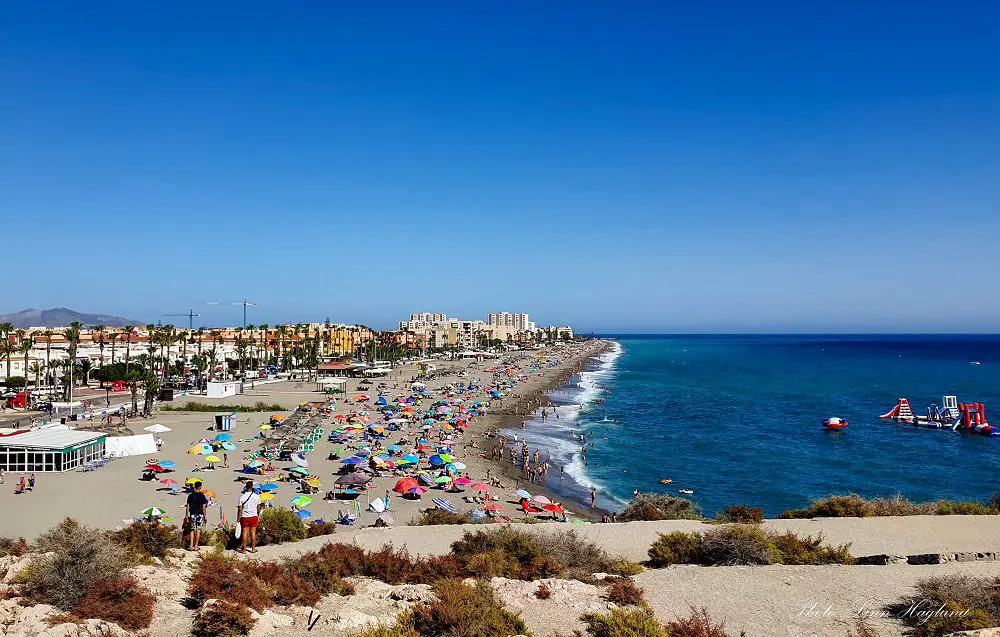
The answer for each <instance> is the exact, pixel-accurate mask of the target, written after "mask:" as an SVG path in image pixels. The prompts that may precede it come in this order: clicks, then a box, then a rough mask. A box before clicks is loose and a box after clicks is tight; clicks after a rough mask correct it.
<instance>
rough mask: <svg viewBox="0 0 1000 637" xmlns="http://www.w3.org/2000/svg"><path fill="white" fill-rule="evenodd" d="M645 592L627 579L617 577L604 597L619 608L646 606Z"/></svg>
mask: <svg viewBox="0 0 1000 637" xmlns="http://www.w3.org/2000/svg"><path fill="white" fill-rule="evenodd" d="M643 593H644V591H643V590H642V589H641V588H639V587H638V586H636V585H635V582H633V581H632V580H631V579H629V578H627V577H616V578H615V579H614V580H612V581H611V585H610V586H608V588H607V590H606V591H604V597H605V598H606V599H607V600H608V601H609V602H611V603H613V604H618V605H619V606H646V599H645V598H644V597H643Z"/></svg>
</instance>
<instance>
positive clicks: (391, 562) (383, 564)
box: [361, 544, 426, 584]
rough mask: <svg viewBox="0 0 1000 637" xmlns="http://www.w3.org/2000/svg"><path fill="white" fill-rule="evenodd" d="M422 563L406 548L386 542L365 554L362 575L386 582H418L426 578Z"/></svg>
mask: <svg viewBox="0 0 1000 637" xmlns="http://www.w3.org/2000/svg"><path fill="white" fill-rule="evenodd" d="M422 571H423V569H422V568H421V564H419V563H418V561H417V560H415V559H414V558H412V557H411V556H410V553H409V551H407V550H406V549H405V548H399V549H396V548H393V547H392V546H391V545H389V544H386V545H385V546H383V547H382V548H380V549H379V550H377V551H372V552H370V553H368V554H367V555H365V559H364V570H363V571H362V573H361V574H362V575H366V576H368V577H374V578H375V579H377V580H381V581H383V582H385V583H386V584H417V583H422V582H424V581H425V579H426V575H425V573H423V572H422Z"/></svg>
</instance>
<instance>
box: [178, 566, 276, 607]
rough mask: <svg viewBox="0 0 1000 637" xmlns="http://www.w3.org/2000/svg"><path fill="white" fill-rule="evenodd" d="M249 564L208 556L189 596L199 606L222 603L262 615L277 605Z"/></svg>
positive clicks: (191, 586)
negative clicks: (222, 601) (205, 603)
mask: <svg viewBox="0 0 1000 637" xmlns="http://www.w3.org/2000/svg"><path fill="white" fill-rule="evenodd" d="M250 564H251V563H250V562H241V561H239V560H237V559H234V558H232V557H229V556H226V555H223V554H221V553H206V554H204V555H202V557H201V559H200V561H199V563H198V568H197V570H196V571H195V573H194V575H193V576H192V577H191V582H190V584H189V585H188V595H190V596H191V597H192V598H193V599H194V600H196V601H198V602H200V603H204V602H205V600H209V599H221V600H224V601H227V602H231V603H233V604H238V605H240V606H249V607H250V608H252V609H254V610H256V611H257V612H260V611H263V610H264V609H265V608H267V607H268V606H271V605H272V604H273V603H274V602H273V599H272V597H271V594H270V592H269V590H268V587H267V585H266V584H265V583H264V582H262V581H260V580H259V579H258V578H257V576H256V575H255V573H254V568H253V566H249V565H250Z"/></svg>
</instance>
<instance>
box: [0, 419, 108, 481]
mask: <svg viewBox="0 0 1000 637" xmlns="http://www.w3.org/2000/svg"><path fill="white" fill-rule="evenodd" d="M106 439H107V435H106V434H103V433H97V432H92V431H77V430H74V429H54V428H53V429H35V430H25V429H0V468H3V470H4V471H6V472H8V473H14V472H16V473H22V472H23V473H51V472H61V471H72V470H74V469H76V468H78V467H81V466H83V465H85V464H86V463H88V462H93V461H95V460H98V459H100V458H103V457H104V453H105V451H104V446H105V440H106Z"/></svg>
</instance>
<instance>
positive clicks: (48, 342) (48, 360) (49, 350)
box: [42, 329, 55, 385]
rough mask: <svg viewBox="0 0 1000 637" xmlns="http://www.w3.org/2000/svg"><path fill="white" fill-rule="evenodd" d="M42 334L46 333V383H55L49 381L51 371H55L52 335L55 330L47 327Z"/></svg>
mask: <svg viewBox="0 0 1000 637" xmlns="http://www.w3.org/2000/svg"><path fill="white" fill-rule="evenodd" d="M42 334H44V335H45V367H46V371H45V378H46V381H45V384H46V385H54V384H55V383H50V382H48V375H49V373H51V372H52V371H53V370H52V335H53V334H54V332H53V331H52V330H48V329H47V330H45V331H44V332H42Z"/></svg>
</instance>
